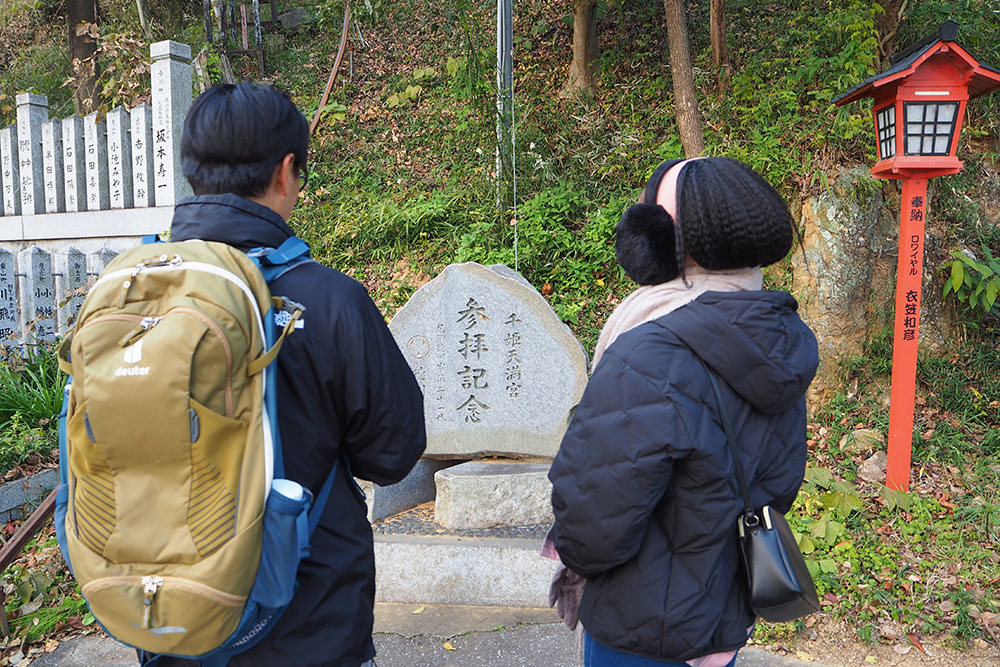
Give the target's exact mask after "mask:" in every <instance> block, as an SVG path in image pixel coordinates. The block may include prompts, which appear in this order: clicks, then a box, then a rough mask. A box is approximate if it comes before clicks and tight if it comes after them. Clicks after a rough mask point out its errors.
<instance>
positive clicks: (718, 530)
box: [549, 158, 818, 667]
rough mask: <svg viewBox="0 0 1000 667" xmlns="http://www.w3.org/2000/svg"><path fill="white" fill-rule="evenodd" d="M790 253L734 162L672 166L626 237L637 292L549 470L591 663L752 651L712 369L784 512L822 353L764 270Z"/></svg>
mask: <svg viewBox="0 0 1000 667" xmlns="http://www.w3.org/2000/svg"><path fill="white" fill-rule="evenodd" d="M792 239H793V226H792V220H791V216H790V215H789V213H788V208H787V206H786V205H785V202H784V201H783V200H782V199H781V197H780V195H778V193H777V192H776V191H775V190H774V188H772V187H771V186H770V185H768V183H767V182H766V181H764V179H763V178H761V177H760V176H759V175H758V174H756V173H755V172H754V171H753V170H752V169H750V168H749V167H748V166H747V165H745V164H743V163H742V162H739V161H737V160H732V159H729V158H696V159H692V160H682V161H681V160H674V161H670V162H666V163H664V164H663V165H661V166H660V167H659V168H657V170H656V171H655V172H654V173H653V176H652V177H651V178H650V180H649V183H648V185H647V186H646V189H645V192H644V194H643V197H642V200H641V203H639V204H637V205H636V206H633V207H631V208H630V209H629V210H628V211H627V212H626V214H625V215H624V216H623V217H622V220H621V222H620V223H619V224H618V229H617V238H616V241H615V250H616V255H617V257H618V261H619V263H620V264H621V265H622V267H623V268H624V269H625V271H626V272H627V273H628V275H629V276H631V277H632V278H633V279H634V280H635V281H636V282H637V283H639V284H640V285H641V287H640V288H639V289H638V290H636V291H635V292H634V293H632V294H631V295H629V296H628V297H627V298H626V299H625V300H624V301H623V302H622V303H621V305H620V306H619V307H618V308H617V309H616V310H615V312H614V313H613V314H612V316H611V317H610V319H609V320H608V322H607V325H606V326H605V328H604V330H603V332H602V333H601V337H600V339H599V341H598V347H597V350H596V351H595V355H594V363H595V369H594V373H593V376H592V377H591V379H590V382H589V384H588V385H587V389H586V391H585V392H584V394H583V398H582V399H581V401H580V404H579V406H578V407H577V409H576V412H575V414H574V416H573V419H572V421H571V423H570V425H569V428H568V430H567V432H566V435H565V437H564V439H563V442H562V446H561V448H560V450H559V453H558V455H557V456H556V458H555V461H554V462H553V465H552V469H551V472H550V473H549V478H550V479H551V480H552V484H553V489H552V505H553V509H554V512H555V517H556V521H555V526H554V528H553V532H552V537H553V539H554V543H555V547H556V549H557V551H558V554H559V556H560V557H561V559H562V562H563V564H564V565H565V566H566V567H568V568H569V570H570V572H569V573H568V575H569V576H570V577H572V574H573V573H577V574H579V575H581V576H582V577H584V578H585V579H586V586H585V589H584V593H583V597H582V601H581V602H580V605H579V609H578V610H577V611H578V615H579V619H580V621H581V622H582V623H583V626H584V629H585V631H586V635H585V639H584V659H585V663H586V664H587V665H594V666H598V665H616V666H621V667H625V666H627V665H636V666H640V665H641V666H645V665H650V666H652V665H677V666H684V665H690V666H693V667H723V666H724V665H732V664H734V663H735V660H736V652H737V651H738V650H739V649H740V648H741V647H742V646H743V645H744V644H745V643H746V640H747V638H748V636H749V633H750V631H751V630H752V628H753V624H754V613H753V611H752V610H751V609H750V607H749V606H748V604H747V596H746V591H745V583H744V580H743V576H742V573H741V571H740V565H739V563H738V559H739V553H738V547H737V531H736V522H737V517H738V515H739V514H740V513H741V511H742V509H743V504H742V502H741V499H740V493H739V490H738V487H737V482H736V475H735V473H734V468H733V460H732V457H731V455H730V453H729V450H728V449H727V447H726V438H725V434H724V433H723V428H722V422H721V419H720V416H719V410H718V407H717V404H716V399H715V395H714V394H713V392H712V385H711V383H710V380H709V377H708V372H707V371H706V369H705V367H704V366H703V365H702V363H701V361H699V357H700V358H701V360H703V361H704V362H705V364H707V366H708V367H709V368H711V369H712V371H714V372H715V374H716V376H717V377H718V378H720V379H721V380H723V381H720V382H719V385H720V387H721V390H722V396H723V401H724V403H725V404H726V412H727V413H728V415H729V418H730V420H731V421H732V423H733V425H734V427H735V431H736V433H735V434H734V437H735V438H736V440H737V442H735V443H733V444H734V445H735V449H736V451H737V452H738V456H739V459H740V465H741V466H742V468H743V470H744V472H745V474H746V477H747V480H748V484H749V487H750V497H751V500H752V502H753V506H754V507H761V506H763V505H768V504H769V505H771V506H772V507H773V508H774V509H776V510H778V511H781V512H787V511H788V510H789V508H790V507H791V505H792V502H793V501H794V499H795V495H796V493H797V492H798V489H799V486H800V484H801V483H802V475H803V472H804V469H805V461H806V433H805V429H806V414H805V398H804V395H805V391H806V388H807V387H808V386H809V383H810V381H812V378H813V374H814V373H815V371H816V366H817V363H818V356H817V347H816V339H815V337H814V336H813V334H812V332H811V331H810V330H809V328H808V327H807V326H806V325H805V324H804V323H803V322H802V320H801V319H800V318H799V316H798V314H797V312H796V310H797V303H796V301H795V299H794V298H792V297H791V296H790V295H789V294H786V293H784V292H776V291H769V290H763V289H762V274H761V270H760V267H762V266H766V265H768V264H772V263H774V262H777V261H779V260H781V259H782V258H783V257H785V255H787V254H788V251H789V249H790V248H791V245H792ZM564 583H565V580H564ZM556 588H558V582H557V585H556Z"/></svg>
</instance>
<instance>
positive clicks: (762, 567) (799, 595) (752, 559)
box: [699, 359, 819, 623]
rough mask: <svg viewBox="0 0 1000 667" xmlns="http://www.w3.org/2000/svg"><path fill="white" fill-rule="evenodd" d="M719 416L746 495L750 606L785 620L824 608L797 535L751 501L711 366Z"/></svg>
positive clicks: (740, 524)
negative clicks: (820, 605) (796, 540)
mask: <svg viewBox="0 0 1000 667" xmlns="http://www.w3.org/2000/svg"><path fill="white" fill-rule="evenodd" d="M699 361H701V360H700V359H699ZM702 365H703V366H705V370H706V371H708V377H709V380H711V382H712V391H713V392H714V393H715V400H716V403H718V405H719V416H720V417H721V418H722V428H723V431H724V432H725V434H726V447H727V448H728V449H729V454H730V455H731V456H732V457H733V469H734V470H735V471H736V480H737V482H738V483H739V487H740V494H741V495H742V496H743V508H744V509H743V512H742V513H741V514H740V516H739V518H738V519H737V520H736V528H737V531H738V533H739V545H740V552H741V554H742V556H743V573H744V575H745V577H746V582H747V589H748V593H749V596H750V607H751V608H752V609H753V610H754V611H755V612H756V613H757V615H758V616H760V617H761V618H763V619H764V620H765V621H771V622H773V623H780V622H784V621H792V620H795V619H796V618H802V617H803V616H808V615H809V614H811V613H813V612H814V611H816V610H818V609H819V599H818V598H817V597H816V586H815V585H814V584H813V580H812V576H811V575H810V574H809V568H807V567H806V561H805V559H804V558H803V557H802V552H801V551H800V550H799V546H798V544H796V542H795V536H794V535H792V530H791V528H789V527H788V522H787V521H785V516H784V515H783V514H782V513H781V512H777V511H774V510H772V509H771V506H770V505H764V507H762V508H761V509H760V510H755V509H754V508H753V505H752V504H751V502H750V490H749V489H748V488H747V483H746V479H745V478H744V476H743V469H742V468H741V467H740V461H739V459H738V458H737V456H736V451H735V449H734V447H735V445H734V444H733V443H734V439H733V429H732V426H731V425H730V423H729V416H728V415H727V413H726V410H725V407H724V405H725V404H724V403H723V401H722V393H721V392H720V391H719V383H718V381H717V380H716V379H715V373H713V372H712V370H711V369H710V368H709V367H708V366H707V365H705V362H704V361H702Z"/></svg>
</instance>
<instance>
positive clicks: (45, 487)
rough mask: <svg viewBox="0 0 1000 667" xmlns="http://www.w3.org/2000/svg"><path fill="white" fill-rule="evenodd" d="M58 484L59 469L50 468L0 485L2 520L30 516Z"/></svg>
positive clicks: (0, 517) (0, 515)
mask: <svg viewBox="0 0 1000 667" xmlns="http://www.w3.org/2000/svg"><path fill="white" fill-rule="evenodd" d="M58 484H59V471H58V470H52V469H49V470H43V471H41V472H39V473H36V474H34V475H32V476H31V477H25V478H24V479H15V480H14V481H13V482H7V483H6V484H3V485H0V521H2V522H3V523H7V522H8V521H12V520H14V519H20V518H23V517H26V516H28V515H29V514H31V512H32V511H33V510H34V509H35V507H36V506H37V505H39V504H41V502H42V501H43V500H44V499H45V496H47V495H48V494H49V492H50V491H52V489H54V488H56V486H57V485H58Z"/></svg>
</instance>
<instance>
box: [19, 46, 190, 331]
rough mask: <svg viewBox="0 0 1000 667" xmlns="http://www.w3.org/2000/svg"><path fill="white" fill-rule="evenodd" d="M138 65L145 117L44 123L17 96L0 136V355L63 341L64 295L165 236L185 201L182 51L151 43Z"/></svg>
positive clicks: (74, 301) (71, 307)
mask: <svg viewBox="0 0 1000 667" xmlns="http://www.w3.org/2000/svg"><path fill="white" fill-rule="evenodd" d="M150 55H151V56H152V67H151V78H152V88H153V90H152V106H150V105H147V104H141V105H139V106H137V107H135V108H133V109H131V110H127V109H123V108H121V107H119V108H117V109H114V110H113V111H110V112H108V113H107V114H106V115H103V116H102V115H101V114H98V113H92V114H90V115H88V116H85V117H80V116H72V117H70V118H65V119H58V118H56V119H49V111H48V98H46V97H45V96H44V95H35V94H31V93H23V94H20V95H18V96H17V122H16V123H15V124H13V125H11V126H9V127H5V128H0V187H2V194H3V196H2V200H0V344H5V343H9V342H10V341H11V340H12V339H14V340H22V341H24V342H45V341H51V340H53V339H54V338H55V337H56V335H58V334H62V333H65V332H66V331H67V330H68V328H69V326H70V325H71V324H72V316H73V315H74V313H75V312H76V308H77V307H78V306H79V302H80V300H82V297H81V296H75V297H72V298H69V299H67V295H68V294H70V293H72V292H74V291H76V292H79V291H81V290H80V289H79V288H81V287H84V286H86V284H87V283H88V282H89V281H90V280H91V279H92V278H93V277H94V276H96V275H97V274H98V273H100V272H101V270H103V268H104V267H105V266H106V265H107V263H108V262H109V261H110V260H111V258H113V257H114V256H115V255H116V254H118V253H119V252H121V251H122V250H124V249H126V248H128V247H131V246H134V245H136V244H137V243H138V242H139V240H140V239H141V237H142V236H143V235H145V234H151V233H160V232H163V231H166V230H167V229H168V228H169V227H170V219H171V217H172V214H173V207H174V203H175V202H176V201H178V200H179V199H180V198H182V197H185V196H187V195H188V194H190V186H189V185H188V183H187V181H186V180H185V178H184V176H183V174H182V172H181V164H180V142H181V131H182V129H183V123H184V117H185V115H186V114H187V111H188V109H189V108H190V106H191V91H192V80H191V65H190V64H189V60H190V58H191V48H190V47H189V46H187V45H185V44H180V43H177V42H157V43H155V44H153V45H152V46H151V47H150ZM28 323H33V326H32V327H28V326H27V325H28Z"/></svg>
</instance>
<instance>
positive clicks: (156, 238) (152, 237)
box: [142, 234, 163, 245]
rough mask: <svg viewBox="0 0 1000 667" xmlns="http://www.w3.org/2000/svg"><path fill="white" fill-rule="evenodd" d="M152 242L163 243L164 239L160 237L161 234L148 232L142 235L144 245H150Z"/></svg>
mask: <svg viewBox="0 0 1000 667" xmlns="http://www.w3.org/2000/svg"><path fill="white" fill-rule="evenodd" d="M150 243H163V239H161V238H160V235H159V234H146V235H145V236H143V237H142V245H149V244H150Z"/></svg>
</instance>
